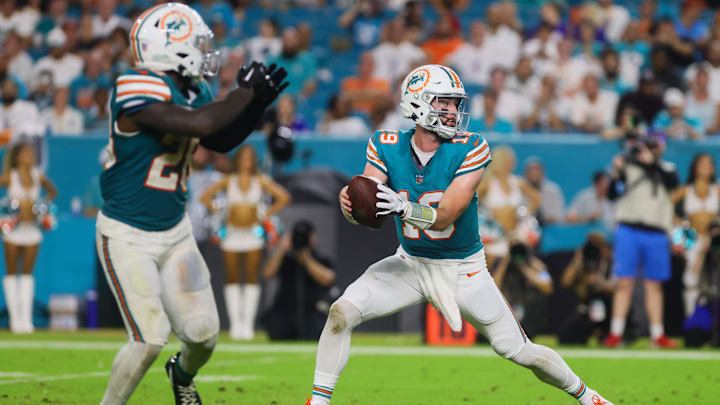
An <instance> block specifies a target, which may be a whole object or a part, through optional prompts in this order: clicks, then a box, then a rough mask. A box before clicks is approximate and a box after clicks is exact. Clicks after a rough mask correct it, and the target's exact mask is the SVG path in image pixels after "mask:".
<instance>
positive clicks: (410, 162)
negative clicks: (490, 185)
mask: <svg viewBox="0 0 720 405" xmlns="http://www.w3.org/2000/svg"><path fill="white" fill-rule="evenodd" d="M414 133H415V129H409V130H405V131H386V130H381V131H376V132H375V134H374V135H373V136H372V138H370V141H369V142H368V147H367V151H366V153H367V160H368V162H369V163H370V164H372V165H373V166H375V167H376V168H378V169H379V170H380V171H382V172H383V173H385V174H386V175H387V176H388V186H389V187H390V188H392V189H393V190H395V191H396V192H397V193H398V194H400V196H401V197H402V198H405V199H408V200H409V201H413V202H418V203H420V204H426V205H431V206H434V207H437V204H438V202H440V199H441V198H442V196H443V193H444V192H445V190H446V189H447V187H448V186H449V185H450V183H451V182H452V181H453V179H455V178H456V177H458V176H462V175H464V174H467V173H471V172H474V171H476V170H480V169H482V168H483V167H485V166H487V165H488V163H490V161H491V160H492V158H491V157H490V147H489V146H488V144H487V142H486V141H485V139H483V138H482V137H481V136H480V135H478V134H473V133H467V134H466V135H465V136H459V137H455V138H453V139H451V140H448V141H447V142H443V143H441V144H440V147H439V148H438V149H437V150H436V151H435V155H434V156H433V157H432V159H430V161H429V162H428V164H427V165H426V166H424V167H419V165H418V164H417V163H416V162H415V158H414V157H413V151H412V145H411V144H410V139H411V138H412V136H413V134H414ZM477 210H478V203H477V194H475V195H474V196H473V199H472V201H471V202H470V205H469V206H468V207H467V209H466V210H465V212H463V213H462V215H460V217H459V218H458V219H457V220H456V221H455V223H454V224H452V225H450V226H449V227H448V228H447V229H445V230H444V231H432V230H424V231H422V230H420V229H418V228H416V227H414V226H412V225H409V224H406V223H404V222H402V221H401V220H400V218H399V217H397V216H396V217H395V226H396V228H397V235H398V239H399V240H400V244H401V245H402V247H403V249H405V251H406V252H408V253H409V254H411V255H413V256H419V257H427V258H431V259H464V258H466V257H468V256H470V255H472V254H474V253H477V252H478V251H479V250H480V249H482V242H481V241H480V234H479V232H478V214H477Z"/></svg>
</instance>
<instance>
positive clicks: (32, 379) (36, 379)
mask: <svg viewBox="0 0 720 405" xmlns="http://www.w3.org/2000/svg"><path fill="white" fill-rule="evenodd" d="M109 375H110V371H96V372H93V373H76V374H59V375H46V376H37V377H28V378H16V379H14V380H0V385H7V384H20V383H32V382H45V381H58V380H77V379H81V378H92V377H107V376H109Z"/></svg>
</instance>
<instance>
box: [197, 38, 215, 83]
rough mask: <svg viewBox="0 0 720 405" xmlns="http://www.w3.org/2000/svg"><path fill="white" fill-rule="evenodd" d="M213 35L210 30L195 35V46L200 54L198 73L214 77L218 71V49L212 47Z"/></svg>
mask: <svg viewBox="0 0 720 405" xmlns="http://www.w3.org/2000/svg"><path fill="white" fill-rule="evenodd" d="M213 37H214V35H213V33H212V31H209V33H208V34H207V35H198V36H197V37H195V47H196V48H197V49H198V50H199V51H200V54H201V55H202V60H201V62H200V74H201V75H203V76H208V77H214V76H216V75H217V74H218V72H219V71H220V51H217V50H214V49H213V48H214V47H213Z"/></svg>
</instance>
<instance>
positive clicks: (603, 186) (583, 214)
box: [565, 172, 615, 231]
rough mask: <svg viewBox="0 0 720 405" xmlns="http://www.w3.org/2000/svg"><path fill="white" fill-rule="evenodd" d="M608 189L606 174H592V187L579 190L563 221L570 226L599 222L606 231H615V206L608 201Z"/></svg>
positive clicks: (608, 182)
mask: <svg viewBox="0 0 720 405" xmlns="http://www.w3.org/2000/svg"><path fill="white" fill-rule="evenodd" d="M609 187H610V177H608V175H607V173H605V172H596V173H594V174H593V177H592V186H591V187H588V188H584V189H582V190H580V191H579V192H578V194H577V195H576V196H575V198H573V200H572V202H571V203H570V207H569V208H568V213H567V216H566V217H565V220H566V221H567V222H568V223H570V224H587V223H592V222H598V221H600V222H601V223H602V224H603V226H604V227H605V229H606V230H609V231H610V230H613V229H615V205H614V204H613V203H612V201H610V200H609V199H608V189H609Z"/></svg>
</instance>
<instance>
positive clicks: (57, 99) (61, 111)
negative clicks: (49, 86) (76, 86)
mask: <svg viewBox="0 0 720 405" xmlns="http://www.w3.org/2000/svg"><path fill="white" fill-rule="evenodd" d="M53 100H54V102H53V106H52V107H51V108H48V109H46V110H44V111H43V112H42V120H43V122H44V123H45V124H46V125H48V126H49V127H50V130H51V131H52V133H53V134H66V135H82V131H83V129H84V128H85V123H84V117H83V115H82V113H81V112H80V111H78V110H76V109H74V108H72V107H71V106H70V105H69V104H68V101H69V100H70V90H68V88H67V87H61V88H58V89H56V90H55V95H54V97H53Z"/></svg>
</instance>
